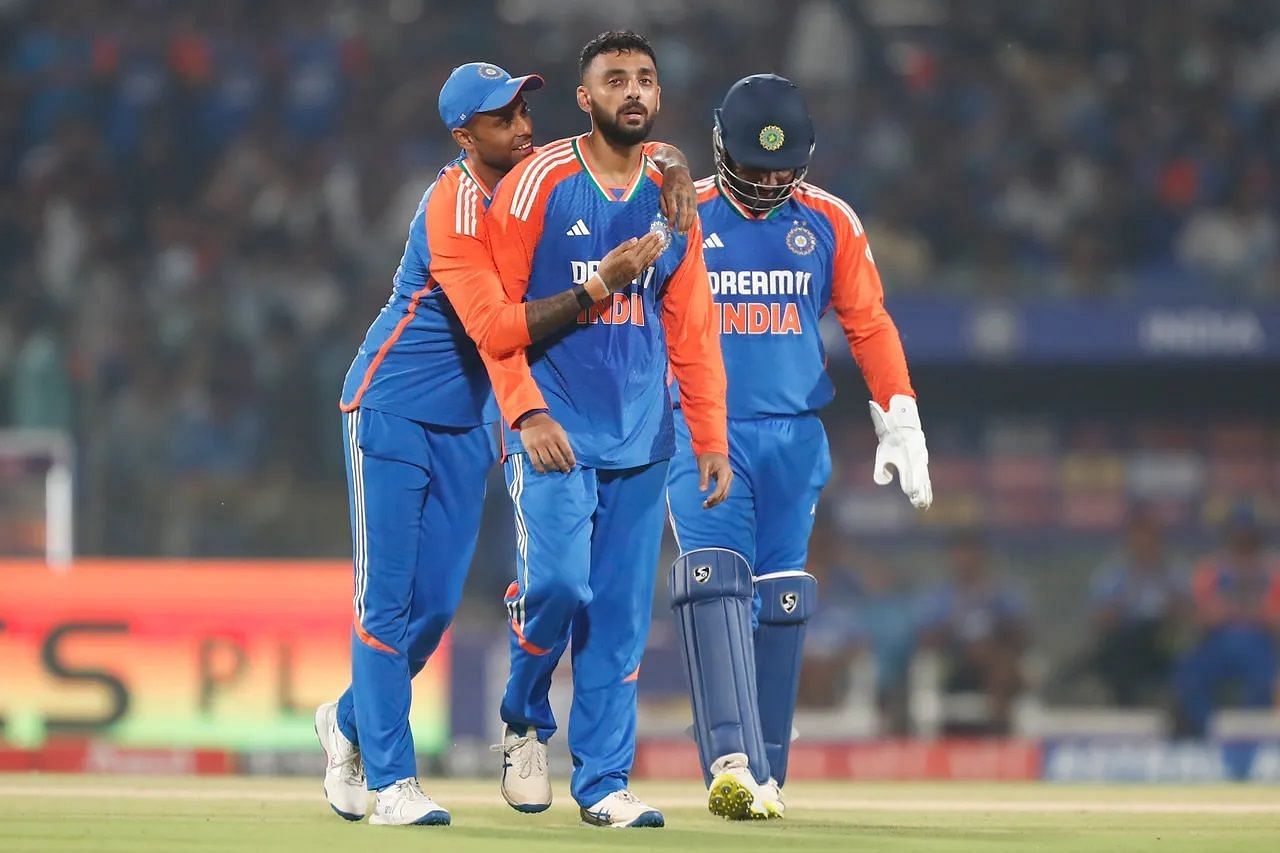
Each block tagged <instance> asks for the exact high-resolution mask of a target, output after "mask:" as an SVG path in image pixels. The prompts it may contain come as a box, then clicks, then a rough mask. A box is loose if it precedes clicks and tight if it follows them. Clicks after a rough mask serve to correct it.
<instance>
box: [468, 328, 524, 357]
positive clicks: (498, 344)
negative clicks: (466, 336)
mask: <svg viewBox="0 0 1280 853" xmlns="http://www.w3.org/2000/svg"><path fill="white" fill-rule="evenodd" d="M474 340H475V342H476V348H477V349H479V350H480V352H481V353H482V354H483V355H484V356H485V357H486V358H490V359H493V360H494V361H499V360H501V359H504V358H507V357H509V356H512V355H515V354H516V353H517V352H519V351H520V350H521V349H523V348H524V344H522V343H520V342H519V341H517V340H516V339H514V338H510V337H504V336H502V335H496V334H493V333H492V332H490V333H488V334H483V335H478V336H476V337H475V338H474Z"/></svg>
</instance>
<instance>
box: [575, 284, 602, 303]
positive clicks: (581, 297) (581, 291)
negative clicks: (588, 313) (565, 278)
mask: <svg viewBox="0 0 1280 853" xmlns="http://www.w3.org/2000/svg"><path fill="white" fill-rule="evenodd" d="M573 295H574V296H575V297H576V298H577V300H578V307H579V308H590V307H591V306H592V305H595V304H596V301H595V300H594V299H592V298H591V294H590V293H587V287H586V285H583V284H575V285H574V286H573Z"/></svg>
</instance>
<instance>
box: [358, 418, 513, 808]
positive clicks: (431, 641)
mask: <svg viewBox="0 0 1280 853" xmlns="http://www.w3.org/2000/svg"><path fill="white" fill-rule="evenodd" d="M342 428H343V437H344V438H345V439H346V448H345V452H346V459H347V494H348V498H349V502H350V510H351V531H352V543H353V555H354V559H353V564H354V568H355V596H354V609H355V618H354V628H353V631H352V640H351V686H350V687H348V688H347V690H346V691H345V692H344V693H343V694H342V696H341V698H340V699H339V700H338V725H339V727H340V728H341V730H342V733H343V734H344V735H346V736H347V738H348V739H350V740H351V741H353V742H355V743H358V744H359V745H360V754H361V757H362V758H363V760H364V766H365V773H366V775H367V777H368V784H369V789H370V790H377V789H379V788H383V787H386V786H387V785H390V784H392V783H393V782H395V781H397V780H399V779H404V778H406V777H409V776H416V775H417V762H416V760H415V755H414V749H413V735H412V733H411V732H410V731H409V706H410V702H411V699H412V688H411V686H410V681H411V680H412V678H413V677H414V676H415V675H417V674H418V673H419V672H420V671H421V670H422V668H423V666H425V665H426V662H427V658H429V657H430V656H431V653H432V652H433V651H435V648H436V646H437V645H439V643H440V639H441V637H443V636H444V632H445V629H446V628H448V627H449V623H450V621H452V619H453V614H454V611H455V610H457V607H458V601H459V599H460V598H461V596H462V584H463V581H465V580H466V576H467V569H468V567H469V566H470V565H471V557H472V554H473V553H474V552H475V545H476V536H477V534H478V533H479V530H480V513H481V509H482V507H483V504H484V492H485V474H486V471H487V470H488V469H489V467H490V466H492V465H493V464H494V462H495V461H496V459H497V452H496V447H495V437H494V434H493V431H492V429H491V428H490V427H486V426H478V427H472V428H452V427H440V426H434V425H431V424H425V423H420V422H418V421H412V420H408V419H406V418H401V417H397V416H396V415H391V414H387V413H385V412H379V411H375V410H372V409H363V408H361V409H357V410H356V411H354V412H350V413H348V414H346V415H345V416H344V418H343V425H342Z"/></svg>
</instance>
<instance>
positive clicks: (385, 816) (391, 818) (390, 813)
mask: <svg viewBox="0 0 1280 853" xmlns="http://www.w3.org/2000/svg"><path fill="white" fill-rule="evenodd" d="M449 820H450V817H449V810H448V809H446V808H445V807H444V806H442V805H440V804H439V803H437V802H436V801H435V800H433V799H431V798H430V797H428V796H427V795H426V794H424V793H423V792H422V788H420V787H418V780H417V779H416V778H414V777H413V776H410V777H408V778H407V779H401V780H399V781H397V782H396V783H395V784H394V785H388V786H387V787H385V788H383V789H382V790H380V791H378V798H377V799H376V800H374V801H373V814H372V815H370V816H369V823H371V824H376V825H378V826H448V825H449Z"/></svg>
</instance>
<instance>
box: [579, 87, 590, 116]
mask: <svg viewBox="0 0 1280 853" xmlns="http://www.w3.org/2000/svg"><path fill="white" fill-rule="evenodd" d="M578 109H580V110H582V111H583V112H584V113H590V112H591V96H590V95H588V94H587V87H586V86H579V87H578Z"/></svg>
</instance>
